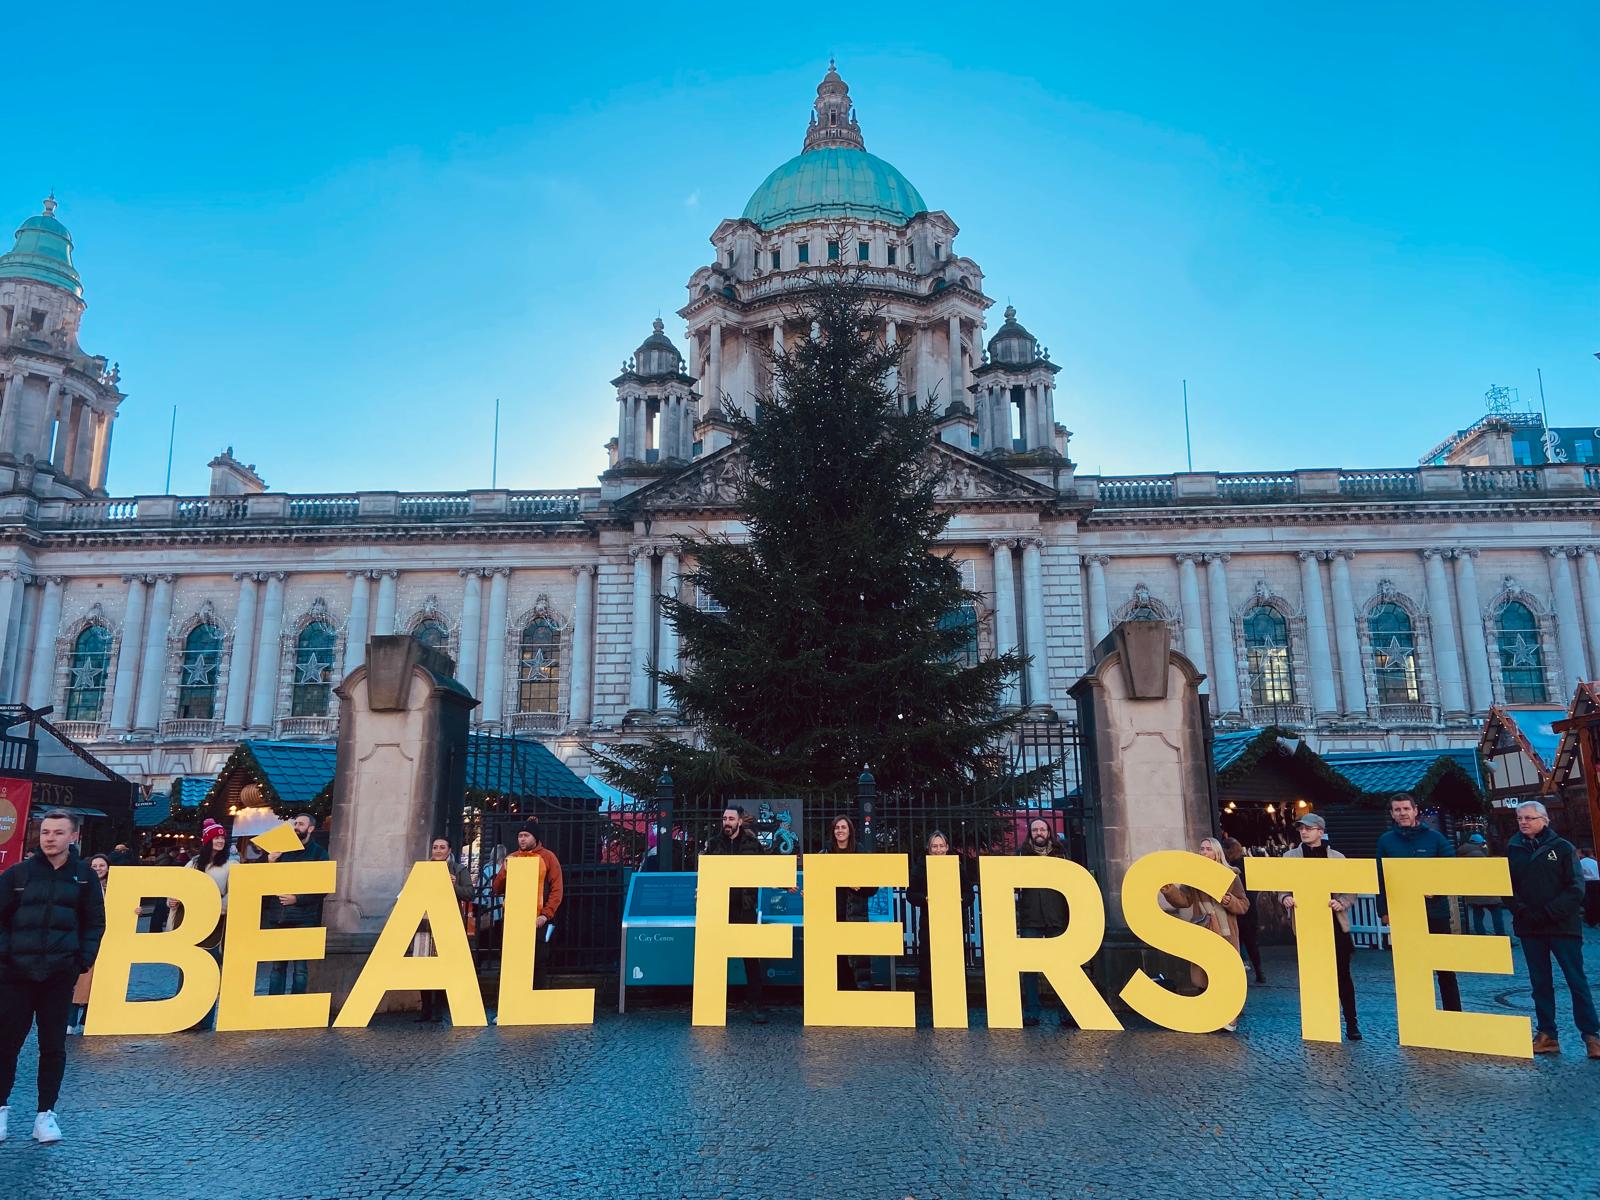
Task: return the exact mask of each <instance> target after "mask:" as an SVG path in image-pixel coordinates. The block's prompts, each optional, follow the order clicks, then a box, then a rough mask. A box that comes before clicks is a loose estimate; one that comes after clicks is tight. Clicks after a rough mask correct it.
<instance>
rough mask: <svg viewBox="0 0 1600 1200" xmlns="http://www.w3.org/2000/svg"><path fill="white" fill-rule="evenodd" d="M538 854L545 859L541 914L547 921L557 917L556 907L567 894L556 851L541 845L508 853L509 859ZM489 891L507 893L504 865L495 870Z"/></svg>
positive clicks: (540, 905) (540, 904)
mask: <svg viewBox="0 0 1600 1200" xmlns="http://www.w3.org/2000/svg"><path fill="white" fill-rule="evenodd" d="M535 855H537V856H538V857H539V858H541V859H543V860H544V873H543V875H542V876H541V877H540V880H539V884H540V887H541V889H542V890H543V892H544V895H542V896H540V897H539V915H540V916H541V917H543V918H544V919H545V920H546V921H554V920H555V919H556V909H558V908H560V907H561V898H562V896H564V895H565V894H566V888H565V886H564V885H563V884H562V881H561V860H560V859H558V858H557V857H556V854H555V851H554V850H550V849H547V848H546V847H544V846H540V847H539V848H538V849H537V850H513V851H512V852H511V853H510V854H508V855H506V859H507V861H510V860H511V859H513V858H533V857H534V856H535ZM489 893H490V895H493V896H504V895H505V894H506V869H505V866H504V865H502V866H501V867H500V869H499V870H498V871H496V872H495V874H494V878H493V879H491V880H490V881H489Z"/></svg>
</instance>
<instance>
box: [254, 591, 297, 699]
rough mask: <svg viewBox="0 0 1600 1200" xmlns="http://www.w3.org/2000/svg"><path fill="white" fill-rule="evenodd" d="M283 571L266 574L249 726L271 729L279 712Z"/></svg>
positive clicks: (257, 639)
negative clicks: (265, 588) (273, 720)
mask: <svg viewBox="0 0 1600 1200" xmlns="http://www.w3.org/2000/svg"><path fill="white" fill-rule="evenodd" d="M287 578H288V576H287V575H285V574H284V573H283V572H282V571H269V572H267V575H266V580H267V590H266V595H265V596H263V597H262V599H261V632H260V633H259V634H258V635H257V638H256V666H255V673H254V675H253V676H252V678H251V680H250V728H252V729H264V730H270V729H271V728H272V719H273V718H274V717H275V716H277V715H278V665H279V663H278V657H279V653H280V650H281V645H280V643H281V642H282V640H283V581H284V580H285V579H287Z"/></svg>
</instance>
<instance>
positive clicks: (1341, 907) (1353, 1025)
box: [1278, 813, 1361, 1042]
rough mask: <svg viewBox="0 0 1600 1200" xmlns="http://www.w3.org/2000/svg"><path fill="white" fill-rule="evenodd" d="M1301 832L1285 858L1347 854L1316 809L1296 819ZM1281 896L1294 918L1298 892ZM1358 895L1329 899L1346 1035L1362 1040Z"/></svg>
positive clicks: (1296, 824) (1342, 894) (1282, 901)
mask: <svg viewBox="0 0 1600 1200" xmlns="http://www.w3.org/2000/svg"><path fill="white" fill-rule="evenodd" d="M1295 829H1296V830H1297V831H1298V832H1299V834H1300V844H1299V845H1298V846H1296V847H1294V848H1293V849H1292V850H1287V851H1285V852H1284V855H1283V856H1284V857H1285V858H1343V857H1344V855H1342V854H1340V853H1339V852H1338V851H1337V850H1335V849H1334V848H1333V847H1332V846H1330V845H1328V841H1327V836H1328V823H1327V821H1325V820H1323V819H1322V818H1321V817H1320V816H1318V815H1317V814H1316V813H1307V814H1306V815H1305V816H1303V817H1301V818H1300V819H1299V820H1298V821H1296V822H1295ZM1278 900H1279V901H1280V902H1281V903H1282V904H1283V907H1284V909H1285V910H1286V911H1287V912H1288V913H1289V919H1290V920H1293V919H1294V893H1292V892H1282V893H1280V894H1279V896H1278ZM1355 903H1356V898H1355V897H1354V896H1353V895H1350V894H1349V893H1341V894H1339V895H1337V896H1333V897H1331V898H1330V899H1329V900H1328V907H1329V908H1331V909H1333V957H1334V962H1335V963H1336V964H1337V965H1338V969H1339V1010H1340V1011H1341V1012H1343V1013H1344V1036H1345V1038H1346V1039H1347V1040H1349V1041H1352V1042H1359V1041H1360V1040H1361V1024H1360V1022H1359V1021H1357V1020H1356V981H1355V980H1354V979H1352V978H1351V977H1350V955H1351V952H1352V951H1354V949H1355V943H1354V942H1352V941H1351V940H1350V910H1351V909H1352V908H1354V907H1355Z"/></svg>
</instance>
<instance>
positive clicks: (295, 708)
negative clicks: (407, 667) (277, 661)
mask: <svg viewBox="0 0 1600 1200" xmlns="http://www.w3.org/2000/svg"><path fill="white" fill-rule="evenodd" d="M419 632H420V631H419ZM337 642H338V638H337V637H336V636H335V634H334V632H333V629H332V627H331V626H329V625H326V624H324V623H323V622H321V621H313V622H311V624H309V625H307V626H306V627H305V628H304V629H302V630H301V631H300V636H299V637H297V638H296V639H295V642H294V696H293V699H292V700H291V702H290V708H289V713H290V715H291V716H296V717H325V716H327V715H328V697H329V694H330V693H331V692H332V691H333V648H334V646H335V644H336V643H337Z"/></svg>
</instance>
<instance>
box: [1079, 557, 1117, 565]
mask: <svg viewBox="0 0 1600 1200" xmlns="http://www.w3.org/2000/svg"><path fill="white" fill-rule="evenodd" d="M1083 561H1084V562H1086V563H1093V564H1094V565H1095V566H1097V567H1103V566H1105V565H1106V564H1107V563H1109V562H1110V561H1111V556H1110V555H1109V554H1085V555H1084V556H1083Z"/></svg>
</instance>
